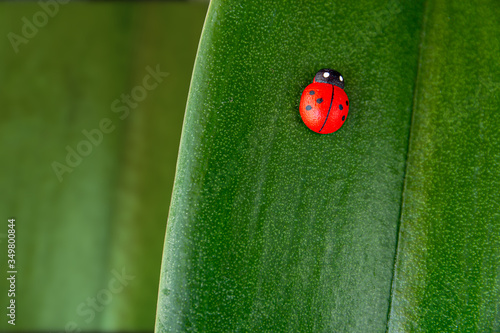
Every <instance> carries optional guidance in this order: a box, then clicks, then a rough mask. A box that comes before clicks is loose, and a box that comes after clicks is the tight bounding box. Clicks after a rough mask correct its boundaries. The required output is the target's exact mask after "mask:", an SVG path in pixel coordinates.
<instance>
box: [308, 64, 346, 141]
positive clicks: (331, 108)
mask: <svg viewBox="0 0 500 333" xmlns="http://www.w3.org/2000/svg"><path fill="white" fill-rule="evenodd" d="M299 110H300V116H301V117H302V120H303V121H304V123H305V124H306V126H307V127H309V129H311V130H313V131H314V132H316V133H320V134H330V133H333V132H335V131H336V130H338V129H339V128H340V127H341V126H342V125H343V124H344V122H345V120H346V118H347V113H348V111H349V99H348V98H347V95H346V93H345V91H344V78H343V77H342V75H341V74H340V73H339V72H337V71H334V70H332V69H328V68H324V69H322V70H320V71H319V72H318V73H316V76H315V77H314V80H313V83H311V84H310V85H308V86H307V87H306V89H304V92H303V93H302V97H301V98H300V108H299Z"/></svg>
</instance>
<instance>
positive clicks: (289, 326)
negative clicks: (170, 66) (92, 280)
mask: <svg viewBox="0 0 500 333" xmlns="http://www.w3.org/2000/svg"><path fill="white" fill-rule="evenodd" d="M499 14H500V11H499V4H498V3H497V2H494V1H482V2H480V1H472V2H470V3H459V2H458V1H457V2H447V1H444V0H439V1H434V2H430V1H429V3H428V4H427V5H426V6H425V8H424V6H423V3H422V2H421V1H416V2H415V1H401V2H399V1H375V2H373V1H359V2H355V3H349V4H343V3H340V2H337V3H330V2H328V3H327V2H324V3H316V2H314V3H306V2H302V1H298V0H297V1H291V2H288V3H286V4H285V3H282V2H277V1H252V2H244V3H240V2H239V1H236V0H234V1H231V0H227V1H221V0H220V1H217V0H214V1H212V3H211V5H210V8H209V13H208V16H207V18H206V22H205V27H204V31H203V35H202V40H201V43H200V46H199V50H198V56H197V61H196V65H195V69H194V73H193V78H192V82H191V91H190V96H189V100H188V107H187V113H186V117H185V121H184V129H183V135H182V139H181V147H180V153H179V160H178V165H177V175H176V180H175V185H174V191H173V198H172V204H171V208H170V216H169V221H168V226H167V235H166V243H165V253H164V261H163V268H162V278H161V285H160V295H159V303H158V316H157V331H158V332H174V331H175V332H177V331H200V332H221V331H223V332H226V331H244V332H247V331H248V332H259V331H273V332H291V331H294V332H323V331H328V332H332V331H334V332H384V331H386V330H387V329H388V330H390V331H391V332H414V331H418V332H437V331H440V332H441V331H446V332H448V331H487V332H490V331H496V330H498V329H499V322H500V319H499V318H500V316H499V312H498V303H499V299H500V295H499V277H498V269H499V267H500V266H499V262H500V261H499V259H500V246H499V245H500V237H499V236H500V233H499V231H500V230H499V229H500V220H499V213H498V211H499V210H498V208H499V202H500V201H499V199H500V198H499V191H498V189H499V185H500V184H499V180H500V176H499V171H500V168H499V163H500V158H499V151H500V145H499V143H500V135H499V134H500V131H499V130H498V127H499V126H500V119H499V118H500V116H499V113H498V110H499V107H498V105H499V97H498V87H499V83H498V78H499V77H500V75H499V74H500V72H499V55H500V52H499V34H498V31H500V29H499V28H500V23H499V21H498V17H499ZM419 45H420V47H419ZM324 67H330V68H333V69H336V70H338V71H340V72H341V73H342V74H343V76H344V77H345V80H346V87H345V90H346V92H347V94H348V96H349V99H350V114H349V116H348V119H347V121H346V123H345V125H344V126H343V127H342V128H341V129H340V130H339V131H338V132H336V133H334V134H332V135H319V134H316V133H314V132H312V131H310V130H308V129H307V128H306V127H305V125H304V124H303V123H302V121H301V119H300V116H299V113H298V103H299V100H300V95H301V92H302V89H304V87H305V86H306V85H307V84H309V83H310V82H311V80H312V77H313V75H314V74H315V72H316V71H317V70H318V69H320V68H324ZM417 68H418V79H417ZM412 114H413V115H412ZM410 118H412V119H413V120H412V121H411V119H410ZM410 123H411V126H410ZM410 133H411V140H410V148H409V150H408V142H409V139H410ZM405 176H406V178H405ZM403 186H404V187H403ZM402 198H404V200H403V199H402ZM400 221H401V225H400ZM396 258H397V260H396ZM394 267H395V269H394ZM391 285H392V288H391Z"/></svg>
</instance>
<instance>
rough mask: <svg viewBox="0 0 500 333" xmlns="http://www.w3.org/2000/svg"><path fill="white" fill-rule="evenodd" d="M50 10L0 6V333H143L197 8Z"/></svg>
mask: <svg viewBox="0 0 500 333" xmlns="http://www.w3.org/2000/svg"><path fill="white" fill-rule="evenodd" d="M51 4H52V7H50V6H49V7H47V8H45V9H44V8H42V7H41V5H40V4H38V3H34V2H33V3H21V4H19V3H2V4H0V36H3V37H2V38H1V39H0V48H1V52H0V58H1V60H0V66H1V67H0V100H1V101H2V108H1V111H0V126H1V127H0V143H1V144H0V160H1V163H0V185H1V186H0V188H1V190H2V192H1V200H0V212H1V216H0V218H1V219H2V221H3V222H2V225H3V226H2V227H0V242H1V251H0V262H1V264H0V268H1V274H2V276H3V275H7V274H6V270H7V256H6V255H7V250H6V249H7V242H6V240H7V238H6V235H7V220H8V219H9V218H15V219H16V235H17V238H16V239H17V243H16V244H17V248H16V260H17V263H16V264H17V267H16V268H17V271H18V274H17V285H16V305H17V307H16V310H17V311H16V326H15V327H12V326H11V325H8V324H7V323H6V320H5V314H4V312H5V311H2V321H1V324H0V330H1V331H13V330H14V331H26V330H30V331H64V330H66V331H77V330H78V329H80V330H83V331H89V330H93V331H94V330H125V331H152V330H153V327H154V320H155V312H156V300H157V291H158V281H159V273H160V264H161V256H162V247H163V240H164V234H165V227H166V220H167V214H168V208H169V201H170V195H171V188H172V182H173V177H174V172H175V162H176V158H177V150H178V143H179V138H180V132H181V127H182V120H183V115H184V108H185V103H186V98H187V93H188V89H189V81H190V77H191V71H192V67H193V62H194V58H195V54H196V49H197V45H198V40H199V36H200V33H201V28H202V25H203V20H204V17H205V13H206V10H207V6H208V3H206V2H197V3H195V2H191V3H190V2H178V3H174V2H166V3H161V2H147V3H134V2H129V3H112V2H110V3H106V2H104V3H69V4H58V5H54V2H51ZM42 11H43V12H45V13H48V14H50V15H45V16H44V15H43V14H40V12H42ZM44 18H46V19H44ZM26 22H30V23H31V24H33V26H31V27H30V25H29V23H26ZM34 23H36V24H37V25H38V26H39V27H37V25H35V24H34ZM33 27H34V28H33ZM23 29H24V31H23ZM26 37H28V38H26ZM16 51H17V52H16ZM158 71H161V72H162V73H168V75H167V74H161V75H158V74H154V75H152V74H151V73H152V72H158ZM155 77H156V79H155ZM145 86H146V87H147V88H149V89H144V87H145ZM127 99H128V101H127ZM101 127H104V128H101ZM103 129H104V130H105V131H106V132H107V133H106V132H103ZM85 133H87V135H86V134H85ZM89 133H90V134H89ZM92 141H93V142H92ZM68 154H69V155H70V156H68ZM75 154H78V156H75ZM0 281H1V282H0V303H1V307H2V308H4V309H5V307H6V306H7V304H8V301H9V299H8V298H7V293H6V290H7V289H8V286H7V280H6V279H5V278H2V279H1V280H0Z"/></svg>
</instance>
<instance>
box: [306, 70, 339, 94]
mask: <svg viewBox="0 0 500 333" xmlns="http://www.w3.org/2000/svg"><path fill="white" fill-rule="evenodd" d="M313 82H319V83H329V84H333V85H334V86H337V87H339V88H342V89H344V77H343V76H342V74H340V73H339V72H337V71H334V70H333V69H328V68H323V69H322V70H320V71H319V72H317V73H316V76H314V81H313Z"/></svg>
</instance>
